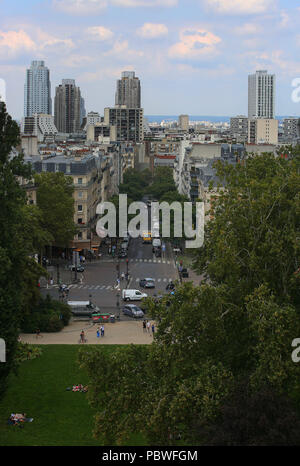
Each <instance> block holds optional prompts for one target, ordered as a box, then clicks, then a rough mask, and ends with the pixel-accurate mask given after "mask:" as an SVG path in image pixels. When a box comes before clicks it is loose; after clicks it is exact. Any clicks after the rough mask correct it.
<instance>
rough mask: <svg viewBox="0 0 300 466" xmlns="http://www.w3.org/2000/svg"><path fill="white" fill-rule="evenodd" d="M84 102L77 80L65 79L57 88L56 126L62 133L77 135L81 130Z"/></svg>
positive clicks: (55, 104) (55, 105)
mask: <svg viewBox="0 0 300 466" xmlns="http://www.w3.org/2000/svg"><path fill="white" fill-rule="evenodd" d="M80 110H82V100H81V94H80V89H79V87H77V86H76V85H75V79H63V80H62V84H60V85H59V86H57V87H56V92H55V103H54V124H55V126H56V128H57V130H58V131H59V132H61V133H76V132H77V131H79V129H80Z"/></svg>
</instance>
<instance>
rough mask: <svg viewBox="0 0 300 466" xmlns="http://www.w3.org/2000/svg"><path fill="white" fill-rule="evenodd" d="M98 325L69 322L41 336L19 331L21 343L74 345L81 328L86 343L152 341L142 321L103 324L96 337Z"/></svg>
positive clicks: (147, 342) (144, 342) (138, 342)
mask: <svg viewBox="0 0 300 466" xmlns="http://www.w3.org/2000/svg"><path fill="white" fill-rule="evenodd" d="M97 327H98V325H93V324H89V323H88V322H71V323H70V324H69V325H68V326H67V327H65V328H64V329H63V330H62V331H61V332H57V333H41V337H39V338H36V335H35V334H30V333H21V335H20V337H21V341H22V342H23V343H38V344H45V345H49V344H50V345H51V344H67V345H74V344H78V343H79V336H80V332H81V330H84V333H85V336H86V338H87V340H88V341H87V343H88V344H89V343H91V344H102V345H115V344H116V345H128V344H130V343H135V344H140V345H143V344H144V345H147V344H150V343H152V340H153V337H152V333H150V334H149V333H145V332H144V331H143V323H142V321H132V322H131V321H129V322H128V321H126V322H115V323H105V324H104V329H105V332H104V337H100V338H97Z"/></svg>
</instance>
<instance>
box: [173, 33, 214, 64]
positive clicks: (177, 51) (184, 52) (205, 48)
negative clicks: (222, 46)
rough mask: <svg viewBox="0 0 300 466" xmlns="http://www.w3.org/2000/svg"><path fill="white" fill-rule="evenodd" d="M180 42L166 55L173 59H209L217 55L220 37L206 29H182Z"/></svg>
mask: <svg viewBox="0 0 300 466" xmlns="http://www.w3.org/2000/svg"><path fill="white" fill-rule="evenodd" d="M179 37H180V42H177V43H176V44H174V45H172V47H170V48H169V51H168V55H169V57H170V58H175V59H192V60H193V59H201V58H210V57H212V56H214V55H215V54H216V53H217V48H216V45H217V44H218V43H220V42H221V39H220V37H218V36H216V35H215V34H213V33H212V32H210V31H207V30H206V29H189V28H186V29H182V30H181V32H180V35H179Z"/></svg>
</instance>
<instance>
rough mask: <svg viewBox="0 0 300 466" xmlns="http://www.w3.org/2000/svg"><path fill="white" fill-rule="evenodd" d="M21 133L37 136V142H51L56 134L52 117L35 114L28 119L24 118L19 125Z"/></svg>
mask: <svg viewBox="0 0 300 466" xmlns="http://www.w3.org/2000/svg"><path fill="white" fill-rule="evenodd" d="M21 133H22V134H24V135H32V136H37V139H38V142H44V141H50V140H51V141H53V140H54V139H55V135H56V134H57V128H56V126H55V124H54V117H53V115H46V114H44V113H35V114H34V115H32V116H30V117H24V118H23V119H22V123H21Z"/></svg>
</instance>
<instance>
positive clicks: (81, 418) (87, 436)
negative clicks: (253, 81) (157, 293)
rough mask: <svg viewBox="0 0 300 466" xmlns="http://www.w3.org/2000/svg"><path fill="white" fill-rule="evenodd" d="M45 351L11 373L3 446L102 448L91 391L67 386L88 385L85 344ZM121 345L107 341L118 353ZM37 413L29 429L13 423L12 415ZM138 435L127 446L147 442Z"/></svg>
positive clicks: (2, 414)
mask: <svg viewBox="0 0 300 466" xmlns="http://www.w3.org/2000/svg"><path fill="white" fill-rule="evenodd" d="M40 347H41V348H42V351H43V353H42V355H41V356H40V357H38V358H36V359H33V360H30V361H25V362H23V363H22V364H21V366H20V368H19V371H18V374H17V375H14V374H11V375H10V379H9V387H8V390H7V392H6V394H5V395H4V398H3V399H2V400H1V402H0V446H97V445H101V441H100V440H96V439H95V438H94V437H93V435H92V430H93V416H94V414H95V412H94V411H93V409H92V408H91V407H90V406H89V403H88V399H87V397H88V394H87V393H81V392H72V391H67V390H66V388H67V387H72V386H73V385H77V384H80V383H81V384H83V385H87V384H88V376H87V374H86V373H85V372H84V371H83V370H82V369H80V368H79V366H78V363H77V354H78V350H79V349H80V348H81V347H80V345H40ZM117 347H118V346H117V345H103V347H102V349H104V350H105V351H114V349H115V348H117ZM23 412H25V413H26V414H27V417H33V418H34V420H33V422H31V423H25V424H24V428H19V427H17V426H11V425H8V424H7V419H8V418H9V416H10V414H11V413H23ZM145 444H146V443H145V441H144V440H143V438H142V437H141V436H140V435H138V434H136V435H132V437H131V438H130V440H129V441H128V442H127V445H132V446H138V445H145Z"/></svg>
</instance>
